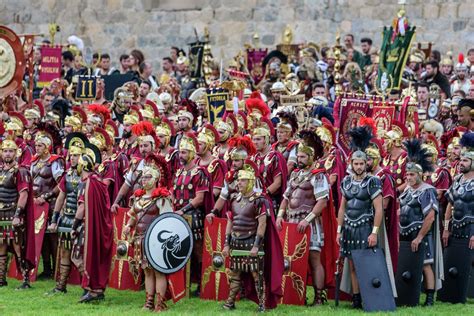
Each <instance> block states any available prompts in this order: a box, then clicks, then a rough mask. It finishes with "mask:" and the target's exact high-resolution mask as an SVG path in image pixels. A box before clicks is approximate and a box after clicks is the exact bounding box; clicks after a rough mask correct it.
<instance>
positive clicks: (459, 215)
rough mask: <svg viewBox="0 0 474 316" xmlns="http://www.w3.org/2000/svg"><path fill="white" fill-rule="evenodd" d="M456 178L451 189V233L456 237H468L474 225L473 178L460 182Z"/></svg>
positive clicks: (459, 179)
mask: <svg viewBox="0 0 474 316" xmlns="http://www.w3.org/2000/svg"><path fill="white" fill-rule="evenodd" d="M461 179H462V177H459V178H457V179H456V180H455V181H454V183H453V188H452V189H451V192H452V197H453V201H454V203H453V215H452V216H453V217H452V233H453V237H456V238H470V236H471V227H470V226H471V225H474V180H472V179H471V180H468V181H465V182H463V183H461Z"/></svg>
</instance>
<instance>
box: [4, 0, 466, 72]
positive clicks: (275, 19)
mask: <svg viewBox="0 0 474 316" xmlns="http://www.w3.org/2000/svg"><path fill="white" fill-rule="evenodd" d="M407 2H408V4H407V13H408V17H409V19H410V21H411V23H414V24H415V25H417V28H418V32H417V40H418V41H421V42H427V41H432V42H434V43H435V46H434V48H436V49H439V50H441V51H442V52H446V51H447V50H453V51H454V53H455V54H456V53H457V52H459V51H461V50H462V51H466V49H468V48H470V47H471V46H472V47H474V19H473V12H474V1H472V0H407ZM397 8H398V5H397V0H235V1H233V0H81V1H66V0H31V1H28V0H3V1H1V3H0V24H4V25H7V26H8V27H10V28H12V29H13V30H14V31H16V32H17V33H19V34H22V33H30V32H33V33H45V34H48V23H50V22H56V23H58V24H59V25H60V26H61V32H60V33H58V34H57V35H56V39H57V40H59V41H61V42H63V43H64V42H65V40H66V38H67V37H68V36H69V35H72V34H75V35H78V36H79V37H81V38H82V39H83V40H84V42H85V44H86V46H87V47H88V52H89V55H90V52H91V51H92V49H93V50H94V51H96V50H97V51H100V52H108V53H110V54H111V56H112V59H113V60H114V62H115V61H116V60H117V59H118V57H119V55H120V54H122V53H124V52H129V51H130V50H131V49H132V48H140V49H142V50H143V51H144V53H145V56H146V58H147V59H148V60H151V61H153V63H154V65H155V67H156V66H158V65H159V61H160V60H161V58H162V57H164V56H167V55H168V53H169V47H170V46H172V45H175V46H180V47H184V46H185V44H186V43H188V42H190V41H192V40H193V39H194V38H195V37H194V28H196V30H197V31H198V33H199V34H201V35H202V34H203V30H204V27H205V26H208V27H209V31H210V35H211V42H212V49H213V53H214V56H215V57H217V58H224V59H225V60H227V59H229V58H231V57H232V56H235V55H236V54H237V52H238V50H239V49H241V48H242V47H243V44H244V43H251V40H252V35H253V34H254V33H258V34H259V36H260V39H261V45H262V46H265V47H274V46H275V45H276V44H278V43H279V42H280V41H281V38H282V31H283V29H284V27H285V26H286V25H290V26H291V28H292V29H293V31H294V42H298V43H299V42H304V41H312V42H316V43H322V42H326V43H333V41H334V38H335V33H336V31H337V30H338V29H339V30H340V31H341V33H343V34H344V33H346V32H351V33H353V34H355V36H356V42H357V43H358V40H360V38H361V37H362V36H369V37H371V38H372V39H373V40H374V43H375V44H376V45H377V44H380V42H381V30H382V27H383V26H384V25H389V24H390V23H391V20H392V19H393V17H394V16H395V14H396V12H397Z"/></svg>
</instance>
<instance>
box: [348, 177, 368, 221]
mask: <svg viewBox="0 0 474 316" xmlns="http://www.w3.org/2000/svg"><path fill="white" fill-rule="evenodd" d="M373 179H374V177H370V176H368V177H365V178H364V179H363V180H362V181H354V180H353V179H352V177H350V176H347V177H345V178H344V180H343V182H342V190H343V192H344V195H345V197H346V200H347V207H346V212H345V215H344V221H345V222H347V223H348V224H349V225H351V226H354V227H355V226H359V225H360V224H362V223H365V222H371V221H373V218H374V207H373V203H372V198H371V196H370V193H369V185H370V182H371V181H374V180H373Z"/></svg>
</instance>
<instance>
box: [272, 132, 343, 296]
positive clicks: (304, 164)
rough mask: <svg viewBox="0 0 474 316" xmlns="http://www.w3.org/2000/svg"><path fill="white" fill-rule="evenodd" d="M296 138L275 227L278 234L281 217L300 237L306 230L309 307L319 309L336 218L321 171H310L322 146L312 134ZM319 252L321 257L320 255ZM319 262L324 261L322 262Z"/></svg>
mask: <svg viewBox="0 0 474 316" xmlns="http://www.w3.org/2000/svg"><path fill="white" fill-rule="evenodd" d="M299 136H300V139H301V141H300V144H299V145H298V147H297V163H298V165H297V169H295V170H294V172H293V173H292V174H291V176H290V179H289V181H288V186H287V188H286V192H285V193H284V195H283V197H284V198H283V201H282V203H281V206H280V210H279V211H278V217H277V227H278V229H279V230H281V222H282V220H283V217H284V216H285V214H286V219H287V221H288V222H290V223H295V224H298V231H299V232H300V233H304V232H305V230H306V228H307V227H308V226H309V227H310V236H311V237H310V238H311V239H310V246H309V251H310V253H309V266H310V271H311V277H312V280H313V287H314V293H315V295H314V302H313V305H321V304H323V303H324V302H326V301H327V299H326V292H325V288H326V286H327V285H328V283H327V281H329V282H330V280H333V275H334V272H335V262H336V259H337V246H336V244H335V240H334V238H331V237H335V236H334V235H333V234H334V232H335V230H336V226H337V224H336V214H335V210H334V205H333V204H332V203H333V201H332V200H331V199H330V195H331V188H330V186H329V182H328V179H327V175H326V172H325V170H324V169H313V165H314V161H315V160H317V159H318V158H320V157H321V156H322V153H323V143H322V141H321V139H320V138H319V137H318V136H317V134H316V133H315V132H312V131H308V130H304V131H301V132H300V134H299ZM328 237H329V238H328ZM323 246H324V247H323ZM323 248H324V251H325V254H326V256H325V257H323V256H322V255H321V253H322V250H323ZM322 258H325V259H326V260H325V262H323V261H322ZM329 285H331V284H329ZM332 285H334V284H332Z"/></svg>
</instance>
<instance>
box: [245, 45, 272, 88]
mask: <svg viewBox="0 0 474 316" xmlns="http://www.w3.org/2000/svg"><path fill="white" fill-rule="evenodd" d="M267 53H268V49H266V48H260V49H254V48H250V49H247V69H248V70H249V72H250V75H251V76H252V78H253V80H254V82H255V85H257V84H258V83H259V82H260V80H262V79H263V75H264V74H265V69H263V66H262V62H263V59H264V58H265V56H267Z"/></svg>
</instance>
